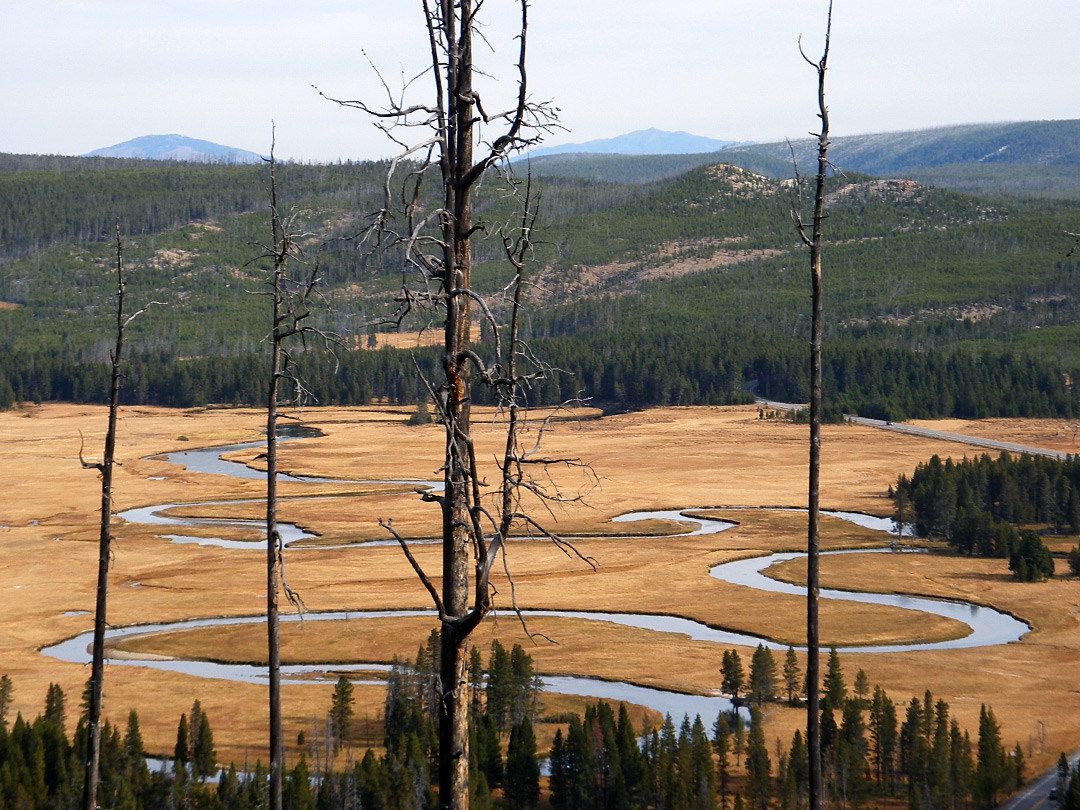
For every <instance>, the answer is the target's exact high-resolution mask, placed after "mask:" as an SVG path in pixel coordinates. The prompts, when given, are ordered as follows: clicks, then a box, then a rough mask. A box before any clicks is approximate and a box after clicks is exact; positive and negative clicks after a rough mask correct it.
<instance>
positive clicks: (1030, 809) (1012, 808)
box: [998, 751, 1080, 810]
mask: <svg viewBox="0 0 1080 810" xmlns="http://www.w3.org/2000/svg"><path fill="white" fill-rule="evenodd" d="M1078 758H1080V751H1073V753H1072V756H1071V757H1069V764H1070V766H1071V767H1074V768H1075V767H1076V763H1077V759H1078ZM1057 778H1058V772H1057V765H1056V764H1055V765H1054V767H1053V768H1051V769H1050V770H1048V771H1047V772H1046V773H1043V774H1039V775H1038V776H1036V777H1035V778H1034V779H1032V780H1031V781H1030V782H1028V783H1027V784H1026V785H1024V786H1023V787H1022V788H1020V790H1019V791H1018V792H1017V793H1016V795H1014V796H1012V797H1011V798H1009V800H1008V801H1006V802H1005V803H1003V804H1000V805H998V810H1037V808H1041V810H1057V807H1058V804H1057V802H1054V801H1051V800H1050V799H1049V798H1048V796H1049V795H1050V789H1051V788H1052V787H1055V786H1056V785H1057Z"/></svg>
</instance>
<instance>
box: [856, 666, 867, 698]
mask: <svg viewBox="0 0 1080 810" xmlns="http://www.w3.org/2000/svg"><path fill="white" fill-rule="evenodd" d="M868 694H870V679H869V678H867V677H866V673H865V672H863V670H861V669H860V670H859V671H858V672H857V673H855V697H856V698H857V699H858V701H859V702H860V703H862V704H863V705H864V706H865V705H866V703H865V702H866V696H867V695H868Z"/></svg>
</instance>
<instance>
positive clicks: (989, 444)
mask: <svg viewBox="0 0 1080 810" xmlns="http://www.w3.org/2000/svg"><path fill="white" fill-rule="evenodd" d="M757 403H758V405H760V406H761V407H763V408H772V409H774V410H778V411H791V410H795V409H796V408H805V407H806V406H805V405H797V404H794V403H791V402H774V401H772V400H766V399H760V398H758V400H757ZM847 419H848V420H849V421H851V422H854V423H855V424H857V425H865V426H866V427H872V428H879V429H881V430H891V431H894V432H895V433H907V434H909V435H911V436H921V437H924V438H927V439H941V440H943V441H949V442H960V443H962V444H968V445H974V446H975V447H985V448H988V449H990V450H1007V451H1008V452H1010V453H1029V454H1031V455H1033V456H1048V457H1050V458H1057V459H1065V458H1067V457H1068V456H1069V454H1068V453H1061V452H1058V451H1056V450H1046V449H1044V448H1041V447H1028V446H1026V445H1022V444H1013V443H1012V442H999V441H995V440H994V439H982V438H979V437H978V436H965V435H963V434H960V433H946V432H945V431H942V430H930V429H928V428H920V427H914V426H913V425H903V424H894V423H892V422H886V421H882V420H881V419H867V418H866V417H863V416H850V415H847ZM1078 761H1080V751H1074V752H1073V754H1072V756H1070V757H1069V764H1070V767H1073V768H1075V767H1076V766H1077V763H1078ZM1057 778H1058V772H1057V765H1056V764H1055V765H1054V767H1052V768H1051V769H1050V770H1048V771H1046V772H1045V773H1042V774H1039V775H1038V776H1037V777H1035V778H1034V779H1032V780H1031V781H1029V782H1028V783H1027V784H1026V785H1024V787H1023V788H1021V789H1020V790H1019V791H1018V792H1017V793H1016V794H1015V795H1014V796H1011V797H1010V798H1009V799H1008V800H1007V801H1005V802H1004V803H1003V804H1000V805H998V810H1057V808H1058V804H1057V802H1054V801H1051V800H1050V798H1049V795H1050V790H1051V788H1053V787H1055V786H1056V785H1057Z"/></svg>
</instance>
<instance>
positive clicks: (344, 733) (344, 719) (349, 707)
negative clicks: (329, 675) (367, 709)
mask: <svg viewBox="0 0 1080 810" xmlns="http://www.w3.org/2000/svg"><path fill="white" fill-rule="evenodd" d="M353 703H354V698H353V685H352V682H351V681H349V679H348V678H347V677H345V676H344V675H340V676H338V679H337V683H336V684H334V694H333V697H331V698H330V727H331V734H332V735H333V739H334V753H335V754H336V753H337V752H338V751H339V750H340V749H341V746H342V745H344V744H345V743H346V742H347V741H348V740H349V737H350V726H351V724H352V717H353Z"/></svg>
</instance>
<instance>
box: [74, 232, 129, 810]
mask: <svg viewBox="0 0 1080 810" xmlns="http://www.w3.org/2000/svg"><path fill="white" fill-rule="evenodd" d="M124 326H125V321H124V265H123V243H122V242H121V241H120V221H119V220H117V222H116V346H115V348H114V349H113V353H112V377H111V382H110V385H109V427H108V430H107V431H106V433H105V455H104V458H103V459H102V462H101V464H99V465H87V464H86V462H83V465H84V466H91V467H97V469H99V470H100V471H101V531H100V533H99V539H98V576H97V599H96V603H95V607H94V645H93V656H92V663H91V665H90V705H89V706H88V707H87V721H86V728H87V753H86V778H85V781H84V783H83V808H84V810H94V808H95V807H96V806H97V788H98V763H99V760H100V757H101V696H102V688H103V681H104V677H105V627H106V606H107V597H108V590H109V557H110V554H111V549H110V546H111V544H112V535H111V534H110V531H109V528H110V523H111V521H112V472H113V459H114V456H115V452H116V415H117V411H118V410H119V407H120V355H121V352H122V350H123V348H124Z"/></svg>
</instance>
